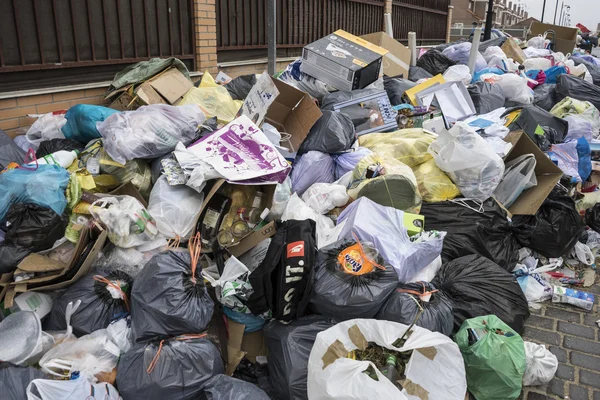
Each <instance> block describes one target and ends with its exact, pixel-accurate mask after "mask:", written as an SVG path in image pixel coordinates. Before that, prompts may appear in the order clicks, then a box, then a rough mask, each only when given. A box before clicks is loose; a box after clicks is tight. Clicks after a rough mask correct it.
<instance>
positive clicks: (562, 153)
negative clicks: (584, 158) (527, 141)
mask: <svg viewBox="0 0 600 400" xmlns="http://www.w3.org/2000/svg"><path fill="white" fill-rule="evenodd" d="M584 140H585V139H584ZM547 154H548V157H550V160H552V162H554V163H555V164H556V165H558V168H560V169H561V170H562V172H563V173H564V174H565V175H567V176H570V177H571V179H572V180H573V181H577V182H582V180H581V177H580V176H579V170H578V166H579V157H578V156H577V142H576V141H570V142H567V143H559V144H553V145H552V146H551V147H550V151H549V152H548V153H547Z"/></svg>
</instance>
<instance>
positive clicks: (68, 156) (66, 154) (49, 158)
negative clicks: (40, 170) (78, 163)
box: [27, 150, 79, 168]
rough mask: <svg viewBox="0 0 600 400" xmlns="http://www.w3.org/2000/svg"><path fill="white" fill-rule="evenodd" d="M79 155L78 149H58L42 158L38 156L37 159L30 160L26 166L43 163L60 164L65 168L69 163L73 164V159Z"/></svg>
mask: <svg viewBox="0 0 600 400" xmlns="http://www.w3.org/2000/svg"><path fill="white" fill-rule="evenodd" d="M78 157H79V151H78V150H73V151H67V150H60V151H57V152H55V153H52V154H48V155H46V156H44V157H42V158H38V159H37V161H34V162H30V163H28V164H27V165H28V166H36V165H45V164H50V165H52V164H55V165H60V166H61V167H63V168H67V167H68V166H69V165H71V164H73V161H75V160H77V158H78Z"/></svg>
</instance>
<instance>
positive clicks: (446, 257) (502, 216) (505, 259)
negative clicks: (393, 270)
mask: <svg viewBox="0 0 600 400" xmlns="http://www.w3.org/2000/svg"><path fill="white" fill-rule="evenodd" d="M421 215H424V216H425V221H426V226H427V229H436V230H443V231H446V232H447V234H446V236H445V237H444V249H443V250H442V260H443V261H444V262H448V261H451V260H454V259H455V258H458V257H462V256H466V255H469V254H479V255H481V256H483V257H487V258H488V259H490V260H492V261H493V262H495V263H496V264H498V265H500V266H501V267H502V268H503V269H505V270H506V271H512V270H513V269H514V267H515V265H516V264H517V261H518V251H519V248H520V246H519V243H518V242H517V240H516V238H515V237H514V236H513V235H512V234H511V225H510V221H509V220H508V217H507V214H506V211H504V210H503V209H502V208H501V207H500V206H499V205H498V203H497V202H496V201H495V200H494V199H489V200H487V201H485V202H483V203H481V205H479V204H477V203H475V202H472V201H466V200H461V199H456V200H453V201H443V202H439V203H425V204H423V207H422V208H421ZM436 287H437V286H436Z"/></svg>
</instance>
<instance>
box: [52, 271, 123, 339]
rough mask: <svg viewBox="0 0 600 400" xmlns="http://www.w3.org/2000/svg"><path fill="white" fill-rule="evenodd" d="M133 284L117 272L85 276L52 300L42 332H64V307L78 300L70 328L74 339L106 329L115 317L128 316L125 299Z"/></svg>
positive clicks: (65, 325)
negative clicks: (123, 314) (74, 336)
mask: <svg viewBox="0 0 600 400" xmlns="http://www.w3.org/2000/svg"><path fill="white" fill-rule="evenodd" d="M132 283H133V279H131V277H130V276H128V275H127V274H125V273H124V272H120V271H115V272H112V273H110V274H102V273H100V274H98V275H96V274H95V273H91V274H88V275H86V276H84V277H83V278H81V279H80V280H78V281H77V282H75V283H74V284H72V285H71V286H69V287H68V288H67V291H66V292H64V293H63V294H62V295H61V296H60V297H59V298H57V299H56V300H54V303H53V304H52V310H51V311H50V315H48V317H47V318H46V321H45V322H44V329H46V330H54V331H56V330H66V329H67V323H66V319H65V316H66V315H65V314H66V309H67V305H68V304H69V303H70V302H73V303H74V302H76V301H77V300H81V305H80V306H79V307H78V308H77V311H76V312H75V313H74V314H73V315H72V316H71V326H72V327H73V332H74V333H75V335H76V336H83V335H89V334H90V333H92V332H95V331H97V330H98V329H104V328H106V327H108V325H110V322H111V321H112V320H113V319H114V318H115V317H117V316H119V315H120V314H122V313H126V312H129V299H128V296H129V292H130V290H131V284H132Z"/></svg>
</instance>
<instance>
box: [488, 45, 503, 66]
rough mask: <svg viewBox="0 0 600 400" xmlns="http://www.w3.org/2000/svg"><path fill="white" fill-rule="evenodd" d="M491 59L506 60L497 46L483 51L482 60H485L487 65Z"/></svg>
mask: <svg viewBox="0 0 600 400" xmlns="http://www.w3.org/2000/svg"><path fill="white" fill-rule="evenodd" d="M492 57H501V58H507V57H506V54H505V53H504V51H503V50H502V49H501V48H500V47H499V46H490V47H488V48H487V49H485V53H483V58H485V61H486V62H488V63H489V61H490V60H491V59H492Z"/></svg>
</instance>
